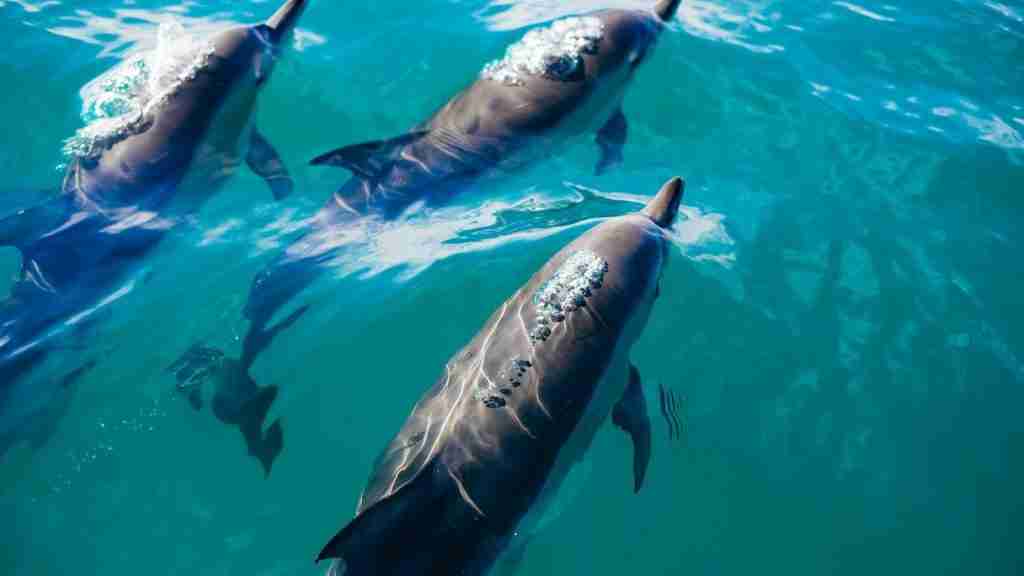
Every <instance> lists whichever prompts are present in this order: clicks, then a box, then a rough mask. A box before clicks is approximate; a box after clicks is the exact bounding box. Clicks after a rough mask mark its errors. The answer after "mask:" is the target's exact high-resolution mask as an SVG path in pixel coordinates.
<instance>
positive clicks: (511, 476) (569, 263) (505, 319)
mask: <svg viewBox="0 0 1024 576" xmlns="http://www.w3.org/2000/svg"><path fill="white" fill-rule="evenodd" d="M682 194H683V184H682V181H681V180H680V179H678V178H675V179H673V180H671V181H670V182H668V183H667V184H665V186H663V187H662V188H661V190H660V191H659V192H658V194H657V195H656V196H655V198H654V199H653V200H651V202H650V203H649V204H648V205H647V206H646V208H645V209H644V210H643V211H642V212H640V213H634V214H630V215H627V216H623V217H619V218H615V219H612V220H609V221H607V222H605V223H603V224H601V225H600V226H598V227H596V228H594V229H592V230H591V231H589V232H588V233H586V234H584V235H583V236H582V237H580V238H578V239H577V240H575V241H574V242H572V243H570V244H569V245H568V246H566V247H565V248H563V249H562V250H560V251H559V252H558V253H557V254H555V255H554V256H553V257H552V258H551V259H550V260H549V261H548V262H547V263H546V264H545V265H544V266H543V267H542V268H541V269H540V270H539V271H538V272H537V273H536V274H534V275H533V277H532V278H530V280H529V281H528V282H527V283H526V284H525V285H524V286H523V287H522V288H520V289H519V291H517V292H516V293H515V294H514V295H513V296H512V297H511V298H509V299H508V300H506V301H505V303H504V304H502V305H501V306H500V307H499V308H498V310H496V311H495V312H494V314H493V315H492V316H491V318H490V319H489V320H488V321H487V322H486V323H485V324H484V326H483V327H482V328H481V329H480V331H479V332H478V333H477V335H476V336H475V337H474V338H473V339H472V340H471V341H470V343H469V344H468V345H466V347H465V348H463V349H462V350H461V351H460V352H458V353H457V354H455V355H454V356H453V357H452V358H451V360H450V361H449V362H448V364H447V365H446V366H445V368H444V372H443V373H442V374H441V376H440V377H439V378H438V380H437V383H436V384H435V385H434V386H433V387H432V388H431V389H430V390H429V391H428V392H427V393H426V394H425V395H424V396H423V397H422V398H421V399H420V401H419V402H418V403H417V404H416V406H415V408H413V411H412V414H410V415H409V417H408V419H407V420H406V422H405V424H404V426H403V427H402V429H401V430H400V431H399V432H398V434H397V435H396V436H395V438H394V439H393V440H392V441H391V443H390V444H389V445H388V446H387V448H385V449H384V451H383V453H382V454H381V456H380V457H379V458H378V459H377V464H376V466H375V469H374V470H373V472H372V474H371V477H370V480H369V483H368V484H367V486H366V489H365V490H364V492H363V494H362V496H361V498H360V499H359V504H358V509H357V513H356V518H355V519H354V520H352V522H351V523H349V524H348V526H346V527H345V528H344V529H343V530H341V531H340V532H339V533H338V534H337V535H336V536H335V537H334V538H332V539H331V540H330V542H328V544H327V545H326V546H325V547H324V548H323V550H322V551H321V552H320V554H319V556H318V557H317V559H318V561H319V560H324V559H338V563H337V564H335V566H333V567H332V570H331V574H345V575H347V576H371V575H372V576H402V575H414V574H415V575H417V576H427V575H430V576H447V575H451V574H460V575H464V576H480V575H483V574H487V573H488V572H489V571H490V570H491V569H492V567H501V568H502V569H503V570H508V569H511V568H513V567H514V564H515V563H516V562H517V561H518V560H519V559H520V558H522V555H523V550H524V548H525V546H526V544H527V543H528V542H529V541H530V539H531V538H533V537H534V536H535V535H536V533H537V531H538V530H539V529H540V527H541V526H542V524H543V522H542V521H543V519H544V517H545V514H546V512H547V511H548V510H549V508H550V507H551V506H552V504H553V502H554V500H555V497H556V495H557V494H558V492H559V490H560V488H561V487H562V485H563V483H564V481H565V480H566V477H567V476H568V475H569V474H570V473H571V472H572V470H573V469H574V468H575V467H576V465H577V464H578V463H579V462H580V461H581V460H582V459H583V457H584V454H585V453H586V451H587V450H588V448H589V447H590V444H591V442H592V441H593V439H594V436H595V434H596V433H597V431H598V429H599V428H600V427H601V426H602V425H603V423H604V422H605V420H607V418H608V417H609V416H611V417H612V420H613V422H614V424H615V425H616V426H617V427H618V428H621V429H622V430H624V431H625V432H626V433H628V434H629V435H630V437H631V439H632V443H633V449H634V454H633V488H634V490H635V491H639V490H640V489H641V487H642V486H643V482H644V478H645V476H646V472H647V466H648V462H649V461H650V457H651V424H650V419H649V417H648V414H647V409H646V400H645V398H644V390H643V384H642V381H641V378H640V372H639V370H638V369H637V368H636V367H635V366H633V365H632V364H631V362H630V359H629V354H630V349H631V347H632V345H633V344H634V342H636V341H637V339H638V338H639V337H640V335H641V333H642V332H643V329H644V327H645V325H646V323H647V319H648V317H649V315H650V313H651V310H652V308H653V306H654V303H655V300H656V299H657V297H658V295H659V292H660V282H661V275H662V271H663V268H664V265H665V262H666V259H667V256H668V247H669V240H668V238H667V235H666V229H667V228H669V227H670V226H671V225H672V224H673V222H674V220H675V218H676V215H677V213H678V210H679V204H680V202H681V199H682Z"/></svg>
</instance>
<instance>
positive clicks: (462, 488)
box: [448, 468, 487, 518]
mask: <svg viewBox="0 0 1024 576" xmlns="http://www.w3.org/2000/svg"><path fill="white" fill-rule="evenodd" d="M448 476H449V477H451V479H452V480H453V481H454V482H455V486H456V487H458V489H459V494H460V495H461V496H462V499H463V500H465V502H466V504H469V505H470V506H471V507H472V508H473V510H476V513H477V514H479V515H481V516H483V517H484V518H486V517H487V514H484V511H483V510H481V509H480V507H479V506H477V505H476V502H474V501H473V498H472V497H471V496H470V495H469V492H467V491H466V487H465V486H463V485H462V480H459V477H458V476H456V475H455V473H454V472H452V469H451V468H448Z"/></svg>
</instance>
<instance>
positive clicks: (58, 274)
mask: <svg viewBox="0 0 1024 576" xmlns="http://www.w3.org/2000/svg"><path fill="white" fill-rule="evenodd" d="M305 5H306V2H305V0H287V1H286V2H285V3H284V4H283V5H282V6H281V8H280V9H279V10H278V11H277V12H276V13H275V14H274V15H273V16H271V17H270V18H269V19H268V20H267V21H266V22H264V23H261V24H258V25H252V26H239V27H235V28H231V29H229V30H225V31H223V32H220V33H218V34H216V35H215V36H214V37H213V38H212V39H210V51H209V52H208V53H206V54H204V55H203V60H201V61H197V63H196V65H195V68H194V72H195V73H194V74H193V75H191V76H190V77H188V78H184V79H182V80H181V82H180V83H179V84H178V85H177V86H176V89H175V90H174V91H173V92H171V93H169V94H167V95H166V98H165V99H164V100H162V101H161V102H159V103H158V105H156V106H152V107H150V108H147V110H146V111H145V112H144V113H143V114H142V115H141V116H140V117H139V118H137V119H136V120H135V121H134V122H133V123H132V124H131V125H130V126H127V127H126V129H125V130H124V131H122V132H119V133H118V134H117V135H116V136H114V137H112V138H110V139H109V141H106V142H100V143H98V145H97V146H95V147H94V149H93V150H91V151H90V152H89V153H88V154H85V155H84V156H81V157H77V158H76V159H75V160H74V161H72V162H71V164H70V165H69V167H68V170H67V173H66V176H65V178H64V183H63V186H62V188H61V191H60V193H59V195H57V196H56V197H55V198H53V199H52V200H50V201H48V202H47V203H45V204H43V205H40V206H37V207H34V208H31V209H27V210H22V211H20V212H17V213H16V214H13V215H11V216H8V217H6V218H3V219H0V246H14V247H16V248H18V249H19V250H20V251H21V256H22V269H21V275H20V279H19V281H18V282H17V283H16V284H15V286H14V287H13V289H12V292H11V295H10V297H9V298H8V299H7V300H5V301H2V302H0V437H5V436H6V437H12V436H13V437H16V436H17V434H18V431H19V429H20V428H21V426H22V424H23V423H24V421H25V420H26V419H27V418H29V417H30V416H31V412H32V411H33V410H34V409H35V407H36V405H38V404H44V403H45V401H44V400H43V399H45V398H47V397H49V396H52V395H53V394H52V388H54V387H56V386H60V381H59V379H33V381H31V382H29V381H28V380H27V377H28V375H29V373H31V372H32V371H33V370H34V369H35V368H36V367H37V366H38V365H39V364H40V363H41V362H42V361H43V360H44V359H45V358H46V356H47V355H48V353H49V352H50V351H51V350H52V349H53V348H54V347H56V344H55V343H54V342H53V340H54V338H53V336H54V335H56V334H57V333H61V332H67V331H69V330H70V328H69V327H68V326H69V324H76V323H79V319H81V318H82V317H83V316H88V315H89V314H90V313H91V311H93V309H94V308H95V307H96V306H97V304H99V303H102V302H103V301H104V299H105V298H109V297H110V295H111V293H112V292H115V291H116V290H117V289H118V288H119V287H120V286H121V285H122V284H123V283H125V282H126V279H127V278H128V277H129V275H130V274H131V273H132V272H133V271H135V270H137V269H138V265H139V263H140V262H141V260H142V259H143V258H144V257H145V256H146V255H147V254H148V253H150V252H151V250H152V249H153V248H154V247H155V246H156V245H157V244H158V243H159V241H160V240H161V239H162V238H163V237H164V235H165V234H166V232H167V230H168V229H169V228H170V227H171V226H173V224H174V223H175V221H176V220H177V219H178V218H180V217H181V216H182V215H185V214H188V213H191V212H193V211H195V210H197V209H198V208H199V207H200V206H201V205H202V204H203V202H205V201H206V200H207V199H208V198H209V197H210V195H211V194H212V192H213V191H214V190H215V189H216V185H217V184H218V183H219V182H221V181H222V180H223V179H224V177H225V175H226V172H227V171H230V169H231V168H232V167H233V166H234V165H237V164H238V159H239V158H240V155H241V153H242V152H246V153H247V154H246V158H247V161H248V164H249V166H250V167H252V168H253V170H254V171H256V172H257V173H259V174H260V175H262V176H264V177H265V178H266V179H267V182H268V183H269V185H270V187H271V189H272V191H273V192H274V195H275V196H277V197H282V196H284V195H286V194H288V193H289V192H290V190H291V180H290V178H289V177H288V174H287V172H286V171H285V169H284V166H283V165H282V164H281V162H280V160H279V158H278V157H277V153H276V152H274V150H273V148H271V147H270V145H269V144H268V143H267V141H266V140H265V139H264V138H263V137H262V136H260V135H259V133H258V132H256V131H255V129H254V128H253V126H252V115H253V110H254V106H255V103H256V95H257V93H258V89H259V87H260V86H261V85H262V84H263V82H264V81H265V80H266V79H267V77H268V75H269V74H270V71H271V69H272V67H273V63H274V60H275V59H276V57H277V54H278V52H279V51H280V48H281V46H282V41H283V40H284V38H285V37H286V36H287V35H288V33H289V32H290V31H291V30H292V29H293V27H294V25H295V22H296V21H297V19H298V18H299V16H300V14H301V13H302V11H303V10H304V8H305Z"/></svg>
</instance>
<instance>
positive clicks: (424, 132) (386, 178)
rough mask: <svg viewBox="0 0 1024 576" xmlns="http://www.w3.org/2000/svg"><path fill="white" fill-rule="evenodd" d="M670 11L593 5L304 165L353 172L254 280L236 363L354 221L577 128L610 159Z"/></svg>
mask: <svg viewBox="0 0 1024 576" xmlns="http://www.w3.org/2000/svg"><path fill="white" fill-rule="evenodd" d="M678 7H679V0H661V1H660V2H659V3H658V4H657V5H656V6H655V8H654V10H653V11H639V10H604V11H599V12H595V13H593V14H589V15H586V16H583V17H578V18H569V19H565V20H560V21H557V22H555V23H554V24H552V25H551V26H550V27H547V28H539V29H535V30H532V31H530V32H528V33H527V34H526V35H525V36H524V38H523V39H522V40H521V41H519V42H517V43H515V44H513V45H512V46H510V47H509V48H508V50H507V52H506V54H505V55H504V57H503V58H501V59H499V60H497V61H495V62H492V63H490V64H488V65H486V66H485V67H484V68H483V70H482V72H481V73H480V76H479V78H477V79H476V81H474V82H473V83H472V84H471V85H470V86H469V87H468V88H467V89H465V90H464V91H462V92H461V93H459V94H457V95H456V96H455V97H453V98H452V99H451V100H450V101H449V102H448V103H447V104H445V105H444V106H442V107H441V109H440V110H438V111H437V112H436V113H434V114H433V115H432V116H431V117H430V118H429V119H427V120H426V121H424V122H422V123H420V124H418V125H417V126H415V127H413V129H412V130H410V131H409V132H408V133H407V134H403V135H401V136H398V137H396V138H391V139H389V140H380V141H372V142H364V143H361V144H355V145H350V146H344V147H342V148H339V149H337V150H333V151H331V152H328V153H326V154H323V155H321V156H319V157H317V158H315V159H314V160H313V161H312V163H313V164H314V165H325V166H337V167H343V168H346V169H348V170H349V171H350V172H352V177H351V178H350V179H349V180H348V181H347V182H346V183H345V184H344V185H343V186H342V188H341V189H340V190H338V191H337V192H336V193H335V194H334V195H333V196H332V197H331V198H330V199H329V200H328V201H327V203H326V204H325V205H324V206H323V207H322V208H321V209H320V211H319V212H318V213H317V214H316V215H315V216H314V217H313V219H312V220H311V224H310V227H309V230H308V231H307V232H306V233H305V234H304V235H303V236H302V237H301V238H299V239H298V240H297V241H295V242H294V243H293V244H291V245H290V246H288V248H287V249H286V250H285V251H284V253H283V254H282V255H281V256H280V257H278V258H277V259H276V260H275V261H274V262H272V263H271V264H270V266H268V267H267V268H266V269H265V270H263V271H262V272H260V273H259V274H258V275H257V276H256V278H255V279H254V280H253V283H252V286H251V288H250V292H249V298H248V301H247V303H246V305H245V310H244V314H245V317H246V318H247V320H248V321H249V328H248V330H247V332H246V335H245V337H244V339H243V345H242V352H241V357H240V366H242V367H246V368H247V367H248V366H250V365H251V364H252V363H253V362H254V361H255V360H256V358H257V356H258V355H259V354H260V353H261V352H262V351H263V350H264V349H266V347H267V346H269V345H270V343H271V342H272V341H273V339H274V338H275V337H276V336H277V335H278V334H279V333H280V332H281V331H282V330H283V329H284V328H286V327H287V323H284V322H278V323H276V324H275V323H274V319H275V316H276V315H277V313H278V312H279V311H280V310H281V309H282V308H283V307H284V306H285V305H286V304H287V303H288V302H289V301H290V300H291V299H292V298H294V297H295V296H296V295H298V294H299V293H300V292H302V291H303V290H304V289H305V288H306V287H308V286H309V285H311V284H312V283H313V282H314V281H316V279H317V278H319V277H320V275H321V274H322V273H323V271H324V269H325V268H326V264H327V263H328V262H330V261H331V259H332V258H333V256H334V255H335V254H337V251H338V249H339V248H340V246H341V245H342V244H344V243H345V242H346V240H345V235H344V234H343V233H342V230H344V229H345V228H346V227H349V226H351V225H352V224H353V223H354V222H355V221H356V220H359V219H367V218H377V219H384V220H392V219H394V218H396V217H398V216H399V215H400V214H401V213H402V212H403V211H405V210H407V209H408V208H409V207H410V206H412V205H414V204H417V203H423V204H426V205H439V204H442V203H445V202H447V201H448V200H450V199H451V198H452V197H453V196H455V195H457V194H458V193H459V192H461V191H462V190H464V189H465V188H467V187H468V186H469V185H470V184H472V183H474V182H477V181H478V180H480V179H481V178H484V177H493V176H499V175H502V174H507V173H509V172H511V171H515V170H517V169H520V168H522V167H524V166H526V165H528V164H530V163H532V162H535V161H536V160H538V159H541V158H544V157H546V156H549V155H550V154H552V153H554V152H555V151H556V150H557V149H558V148H559V147H562V146H564V145H565V143H566V142H568V141H570V140H571V139H572V138H575V137H579V136H581V135H583V134H587V133H594V134H595V135H596V136H595V140H596V142H597V143H598V145H599V147H600V150H601V158H600V160H599V162H598V165H597V171H598V172H601V171H604V170H607V169H608V168H610V167H611V166H613V165H615V164H616V163H618V162H619V161H621V159H622V147H623V146H624V144H625V141H626V135H627V122H626V117H625V115H624V113H623V111H622V100H623V98H624V95H625V90H626V88H627V86H628V85H629V83H630V81H631V80H632V78H633V76H634V73H635V71H636V69H637V68H638V66H639V65H640V64H641V63H642V62H643V61H644V60H645V59H646V58H647V57H648V56H649V55H650V53H651V51H652V49H653V47H654V45H655V42H656V40H657V38H658V36H659V34H660V32H661V31H662V30H663V29H664V27H665V26H666V24H667V22H669V21H670V20H671V19H672V18H673V17H674V15H675V13H676V10H677V9H678Z"/></svg>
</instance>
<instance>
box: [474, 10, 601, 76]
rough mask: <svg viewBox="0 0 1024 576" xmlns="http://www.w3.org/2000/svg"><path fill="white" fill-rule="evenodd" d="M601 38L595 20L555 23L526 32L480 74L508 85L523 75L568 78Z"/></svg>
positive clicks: (573, 19) (598, 24)
mask: <svg viewBox="0 0 1024 576" xmlns="http://www.w3.org/2000/svg"><path fill="white" fill-rule="evenodd" d="M603 36H604V24H603V23H602V22H601V20H600V19H598V18H566V19H564V20H559V21H557V22H555V23H554V24H552V25H551V26H549V27H547V28H537V29H534V30H530V31H529V32H527V33H526V35H525V36H523V39H522V40H520V41H519V42H516V43H515V44H512V45H511V46H509V47H508V51H506V52H505V57H504V58H502V59H501V60H498V61H496V62H491V63H490V64H488V65H487V66H485V67H484V69H483V72H481V74H480V75H481V77H483V78H488V79H490V80H494V81H496V82H501V83H503V84H508V85H510V86H521V85H522V84H524V82H525V80H524V78H523V76H543V77H545V78H549V79H553V80H564V79H568V78H570V77H571V76H572V75H573V73H574V72H576V70H578V69H579V67H580V64H581V63H582V62H583V54H587V53H593V52H595V51H596V50H597V47H598V46H599V45H600V42H601V38H602V37H603Z"/></svg>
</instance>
